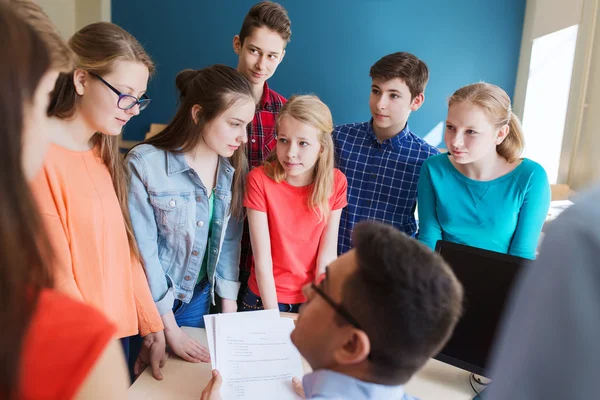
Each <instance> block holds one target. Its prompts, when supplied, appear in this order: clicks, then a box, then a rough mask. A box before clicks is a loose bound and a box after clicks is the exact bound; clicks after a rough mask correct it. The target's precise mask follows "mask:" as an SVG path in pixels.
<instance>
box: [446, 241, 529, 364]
mask: <svg viewBox="0 0 600 400" xmlns="http://www.w3.org/2000/svg"><path fill="white" fill-rule="evenodd" d="M436 251H437V252H439V253H440V254H441V256H442V257H443V258H444V259H445V260H446V262H447V263H448V264H450V266H451V267H452V270H453V271H454V274H455V275H456V277H457V278H458V280H459V281H460V282H461V283H462V285H463V288H464V295H465V296H464V309H463V315H462V317H461V319H460V321H459V322H458V324H457V326H456V329H455V330H454V333H453V335H452V337H451V338H450V340H449V341H448V343H447V344H446V346H445V347H444V348H443V349H442V351H441V352H440V353H439V354H438V355H437V356H436V357H435V358H437V359H438V360H440V361H443V362H446V363H449V364H452V365H455V366H457V367H459V368H463V369H466V370H468V371H471V372H474V373H477V374H481V375H485V370H486V368H487V366H488V358H489V356H490V350H491V348H492V344H493V342H494V339H495V336H496V331H497V328H498V325H499V322H500V319H501V317H502V313H503V311H504V306H505V303H506V301H507V298H508V295H509V293H510V291H511V289H512V285H513V283H514V280H515V278H516V276H517V275H518V273H519V271H520V268H521V267H522V265H523V263H524V261H525V260H524V259H522V258H519V257H513V256H508V255H506V254H500V253H495V252H491V251H486V250H481V249H476V248H473V247H468V246H463V245H459V244H455V243H450V242H445V241H439V242H438V243H437V246H436Z"/></svg>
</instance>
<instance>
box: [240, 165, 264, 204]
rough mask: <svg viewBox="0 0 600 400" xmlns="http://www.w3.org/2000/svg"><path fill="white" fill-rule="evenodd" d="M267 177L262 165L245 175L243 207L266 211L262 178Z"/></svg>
mask: <svg viewBox="0 0 600 400" xmlns="http://www.w3.org/2000/svg"><path fill="white" fill-rule="evenodd" d="M265 178H267V176H266V174H265V172H264V169H263V167H260V168H256V169H253V170H252V171H250V173H249V174H248V177H247V183H246V195H245V197H244V207H246V208H251V209H253V210H256V211H262V212H267V201H266V196H265V194H266V193H265V185H264V182H263V179H265Z"/></svg>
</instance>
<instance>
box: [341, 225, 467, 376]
mask: <svg viewBox="0 0 600 400" xmlns="http://www.w3.org/2000/svg"><path fill="white" fill-rule="evenodd" d="M352 240H353V244H354V248H355V251H356V258H357V263H358V268H357V270H356V272H355V273H353V274H352V275H351V276H349V277H348V279H347V281H346V283H345V285H344V288H343V300H342V304H343V305H344V306H345V307H346V308H347V309H348V310H349V311H350V313H351V314H352V316H354V318H356V320H357V321H358V322H359V323H360V324H361V326H362V329H363V330H364V332H365V333H366V334H367V335H368V336H369V340H370V342H371V358H372V361H371V365H372V371H371V372H372V375H373V378H374V380H376V381H378V382H379V383H384V384H404V383H406V382H407V381H408V380H409V379H410V377H411V376H412V375H413V374H414V373H415V372H416V371H417V370H419V369H420V368H421V367H422V366H423V365H424V364H425V362H427V360H428V359H429V358H430V357H432V356H434V355H435V354H437V353H438V352H439V351H440V350H441V348H442V347H443V345H444V344H445V343H446V342H447V340H448V339H449V338H450V335H451V333H452V331H453V330H454V327H455V325H456V323H457V321H458V319H459V317H460V314H461V310H462V297H463V289H462V286H461V284H460V282H459V281H458V280H457V279H456V277H455V276H454V273H453V272H452V270H451V269H450V267H449V266H448V265H447V264H446V262H445V261H444V260H443V259H442V257H441V256H440V255H438V254H437V253H434V252H432V251H431V249H429V248H428V247H426V246H425V245H423V244H421V243H419V242H417V241H416V240H415V239H412V238H410V237H408V236H407V235H405V234H404V233H402V232H400V231H399V230H397V229H396V228H394V227H392V226H391V225H387V224H384V223H381V222H373V221H369V222H366V221H365V222H361V223H358V224H357V225H356V226H355V228H354V232H353V233H352ZM340 322H341V321H340Z"/></svg>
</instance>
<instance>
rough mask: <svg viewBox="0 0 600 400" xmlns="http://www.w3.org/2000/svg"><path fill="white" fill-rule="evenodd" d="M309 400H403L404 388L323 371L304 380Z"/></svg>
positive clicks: (308, 375) (311, 374) (305, 377)
mask: <svg viewBox="0 0 600 400" xmlns="http://www.w3.org/2000/svg"><path fill="white" fill-rule="evenodd" d="M302 385H303V386H304V393H305V395H306V398H307V399H312V398H313V397H318V398H319V399H320V398H323V399H330V398H331V399H355V400H362V399H390V400H391V399H403V398H405V397H404V386H403V385H397V386H388V385H380V384H377V383H369V382H364V381H361V380H359V379H356V378H353V377H351V376H348V375H344V374H340V373H339V372H335V371H331V370H327V369H321V370H318V371H315V372H312V373H310V374H307V375H304V378H302Z"/></svg>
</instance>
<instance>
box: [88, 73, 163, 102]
mask: <svg viewBox="0 0 600 400" xmlns="http://www.w3.org/2000/svg"><path fill="white" fill-rule="evenodd" d="M90 75H92V76H95V77H96V78H98V79H99V80H100V82H102V83H104V84H105V85H106V86H107V87H108V88H109V89H110V90H112V91H113V92H115V93H116V94H117V96H119V100H117V107H119V108H120V109H121V110H130V109H132V108H133V107H135V106H136V104H138V105H139V106H140V111H142V110H143V109H145V108H146V107H148V105H149V104H150V103H151V102H152V100H151V99H150V98H149V97H148V96H147V95H146V94H143V95H142V97H140V98H139V99H138V98H137V97H135V96H132V95H130V94H125V93H121V92H120V91H119V90H118V89H116V88H114V87H113V86H112V85H111V84H110V83H108V82H106V81H105V80H104V79H102V77H101V76H100V75H98V74H94V73H90Z"/></svg>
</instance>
